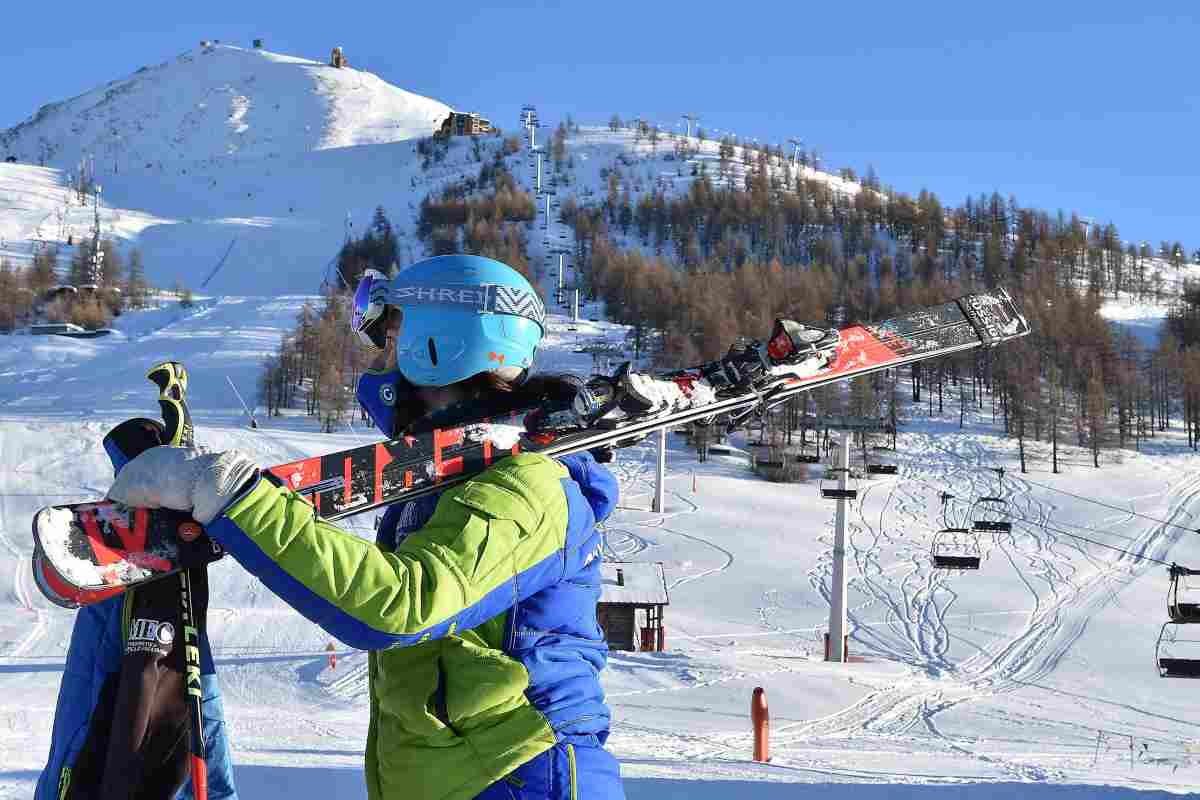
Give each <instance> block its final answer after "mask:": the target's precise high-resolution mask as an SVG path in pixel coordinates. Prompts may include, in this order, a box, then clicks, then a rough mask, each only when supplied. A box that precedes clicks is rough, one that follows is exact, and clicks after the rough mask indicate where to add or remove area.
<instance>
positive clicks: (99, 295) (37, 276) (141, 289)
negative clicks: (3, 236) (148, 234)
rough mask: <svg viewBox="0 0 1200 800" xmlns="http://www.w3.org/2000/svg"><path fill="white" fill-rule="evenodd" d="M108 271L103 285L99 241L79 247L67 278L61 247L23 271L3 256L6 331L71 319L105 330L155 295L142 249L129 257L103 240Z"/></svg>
mask: <svg viewBox="0 0 1200 800" xmlns="http://www.w3.org/2000/svg"><path fill="white" fill-rule="evenodd" d="M99 247H100V251H101V252H102V254H103V260H102V264H103V270H102V273H101V276H100V281H99V283H94V279H95V276H94V274H93V271H92V264H93V261H94V253H95V248H96V244H95V243H94V242H93V241H92V240H84V241H82V242H80V244H79V245H78V246H77V247H76V248H75V250H74V252H73V253H72V254H71V259H70V262H69V264H68V267H67V274H66V276H65V280H64V278H61V277H60V276H59V269H60V267H59V263H60V260H61V251H60V249H59V248H58V247H57V246H56V245H50V246H48V247H45V248H42V249H40V250H38V252H37V253H35V254H34V256H33V260H32V262H31V263H30V265H29V266H28V267H26V268H24V269H19V268H17V267H16V266H14V265H13V263H12V262H11V261H10V260H8V259H0V331H3V332H8V331H12V330H14V329H16V328H19V327H22V326H25V325H29V324H32V323H35V322H38V321H44V322H70V323H73V324H75V325H79V326H81V327H83V328H86V329H88V330H94V329H97V328H103V327H106V326H108V325H109V324H111V323H112V320H113V318H114V317H117V316H120V315H121V313H122V312H124V311H125V310H126V309H129V308H135V309H136V308H144V307H145V306H146V305H147V303H148V302H149V299H150V297H151V287H150V284H149V282H148V281H147V279H146V268H145V263H144V260H143V258H142V253H141V251H140V250H138V249H136V248H135V249H133V250H131V251H130V252H129V254H128V258H127V259H126V258H125V257H123V256H122V254H121V252H120V250H118V249H117V248H116V246H115V245H114V243H113V242H112V241H111V240H109V239H102V240H101V241H100V245H99Z"/></svg>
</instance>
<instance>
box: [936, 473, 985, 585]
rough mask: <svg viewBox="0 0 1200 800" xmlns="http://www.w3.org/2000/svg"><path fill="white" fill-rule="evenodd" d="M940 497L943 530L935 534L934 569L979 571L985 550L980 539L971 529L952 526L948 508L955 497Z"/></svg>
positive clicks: (946, 495)
mask: <svg viewBox="0 0 1200 800" xmlns="http://www.w3.org/2000/svg"><path fill="white" fill-rule="evenodd" d="M938 497H939V498H940V499H941V501H942V529H941V530H940V531H938V532H937V533H935V534H934V536H933V544H932V545H931V547H930V552H929V557H930V559H931V560H932V561H933V567H934V569H963V570H965V569H979V565H980V563H981V562H982V561H983V550H982V549H981V548H980V546H979V539H978V537H976V536H975V535H974V532H973V531H972V530H971V529H970V528H962V527H955V526H953V525H951V524H950V519H949V515H948V513H947V508H948V501H949V500H952V499H954V495H952V494H949V493H947V492H942V493H941V494H940V495H938Z"/></svg>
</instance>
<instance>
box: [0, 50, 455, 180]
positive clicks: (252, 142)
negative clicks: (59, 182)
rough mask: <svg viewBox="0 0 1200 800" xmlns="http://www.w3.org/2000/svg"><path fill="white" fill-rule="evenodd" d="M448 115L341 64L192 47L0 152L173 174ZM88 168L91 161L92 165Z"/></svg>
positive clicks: (392, 131)
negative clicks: (185, 167) (87, 158)
mask: <svg viewBox="0 0 1200 800" xmlns="http://www.w3.org/2000/svg"><path fill="white" fill-rule="evenodd" d="M449 111H450V108H449V107H448V106H446V105H445V104H443V103H439V102H438V101H436V100H432V99H430V98H428V97H422V96H420V95H416V94H413V93H411V92H406V91H404V90H403V89H399V88H397V87H395V86H392V85H391V84H388V83H387V82H385V81H383V80H382V79H381V78H379V77H378V76H376V75H374V74H372V73H370V72H363V71H360V70H356V69H353V68H352V67H342V68H335V67H332V66H329V65H328V64H325V63H321V62H318V61H311V60H308V59H304V58H296V57H293V56H287V55H281V54H278V53H271V52H268V51H266V50H260V49H245V48H241V47H235V46H232V45H226V44H202V45H200V46H198V47H196V48H193V49H191V50H188V51H186V52H184V53H183V54H181V55H179V56H178V57H177V58H175V59H174V60H171V61H167V62H164V63H162V64H159V65H157V66H153V67H142V68H141V69H139V70H137V71H136V72H134V73H133V74H132V75H130V76H128V77H126V78H122V79H119V80H115V81H112V82H110V83H107V84H105V85H104V86H101V87H99V88H96V89H93V90H91V91H89V92H85V93H84V94H81V95H79V96H78V97H74V98H71V99H70V100H65V101H61V102H57V103H49V104H47V105H45V106H42V107H41V108H40V109H38V111H37V113H35V114H34V115H33V116H32V117H30V118H29V119H28V120H26V121H24V122H22V123H20V124H18V125H16V126H14V127H12V128H9V129H7V130H3V131H0V155H4V156H8V155H12V156H15V157H16V158H17V160H19V161H21V162H23V163H34V164H37V163H44V164H46V165H47V166H58V167H63V168H67V169H72V168H74V167H75V166H76V164H77V163H78V161H79V159H80V158H81V157H84V156H85V155H91V156H94V157H95V159H96V160H97V162H102V163H103V165H104V166H103V170H104V171H105V172H108V171H112V170H115V171H116V172H117V173H126V172H139V171H140V172H142V173H145V171H147V170H157V171H174V169H173V167H174V166H176V165H180V164H183V163H196V162H201V163H203V162H210V163H211V162H213V161H217V160H222V159H228V158H231V157H232V158H236V159H238V160H242V159H258V158H278V157H287V156H291V155H295V154H299V153H305V152H310V151H313V150H324V149H330V148H338V147H348V146H351V145H360V144H383V143H388V142H395V141H401V140H405V139H412V138H416V137H420V136H428V135H429V134H431V133H432V132H433V130H434V128H435V126H436V125H437V124H438V123H440V122H441V120H442V119H444V118H445V116H446V114H447V113H449ZM98 166H99V163H98Z"/></svg>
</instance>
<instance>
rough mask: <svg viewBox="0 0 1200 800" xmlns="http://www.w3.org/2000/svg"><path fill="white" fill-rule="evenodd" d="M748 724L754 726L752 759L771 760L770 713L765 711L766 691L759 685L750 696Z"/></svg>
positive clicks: (764, 761)
mask: <svg viewBox="0 0 1200 800" xmlns="http://www.w3.org/2000/svg"><path fill="white" fill-rule="evenodd" d="M750 724H751V726H752V727H753V728H754V760H755V761H761V762H763V763H766V762H768V761H770V760H771V748H770V744H769V742H768V740H769V738H770V728H771V715H770V714H769V713H767V693H766V692H765V691H764V690H763V688H762V687H761V686H759V687H758V688H756V689H755V690H754V694H753V695H752V696H751V698H750Z"/></svg>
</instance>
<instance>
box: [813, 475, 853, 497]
mask: <svg viewBox="0 0 1200 800" xmlns="http://www.w3.org/2000/svg"><path fill="white" fill-rule="evenodd" d="M843 472H844V473H846V488H845V489H843V488H842V487H841V486H840V483H841V480H840V478H841V473H843ZM821 497H824V498H825V499H826V500H853V499H854V498H856V497H858V479H857V477H856V476H855V475H854V473H853V472H851V471H850V470H848V469H843V468H842V467H827V468H826V470H825V477H823V478H821Z"/></svg>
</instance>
